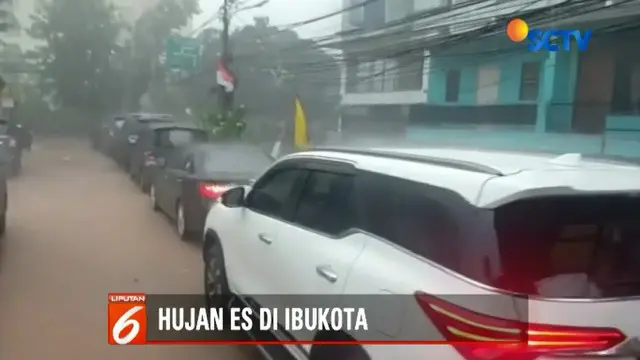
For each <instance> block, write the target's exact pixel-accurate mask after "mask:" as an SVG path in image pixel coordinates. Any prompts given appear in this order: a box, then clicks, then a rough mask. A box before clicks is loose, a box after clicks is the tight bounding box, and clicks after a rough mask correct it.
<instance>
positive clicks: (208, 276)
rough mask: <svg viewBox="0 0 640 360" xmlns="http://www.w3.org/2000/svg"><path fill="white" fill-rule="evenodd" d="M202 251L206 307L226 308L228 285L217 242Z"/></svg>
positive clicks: (228, 298) (221, 254)
mask: <svg viewBox="0 0 640 360" xmlns="http://www.w3.org/2000/svg"><path fill="white" fill-rule="evenodd" d="M204 251H205V252H206V253H205V262H204V294H205V300H206V303H207V306H209V307H223V306H227V304H228V303H229V300H230V293H231V291H230V290H229V283H228V282H227V272H226V270H225V266H224V255H223V253H222V246H221V245H220V243H219V242H217V241H216V242H213V243H212V244H211V245H209V246H207V247H206V248H205V249H204Z"/></svg>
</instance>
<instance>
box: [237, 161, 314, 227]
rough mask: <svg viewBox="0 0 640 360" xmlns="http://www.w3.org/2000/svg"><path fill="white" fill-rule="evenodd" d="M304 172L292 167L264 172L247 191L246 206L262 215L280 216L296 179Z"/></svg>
mask: <svg viewBox="0 0 640 360" xmlns="http://www.w3.org/2000/svg"><path fill="white" fill-rule="evenodd" d="M305 174H306V172H305V171H303V170H301V169H293V168H292V169H282V170H276V171H274V172H272V173H268V174H266V175H265V177H263V178H261V179H260V180H258V182H257V183H256V185H255V186H254V187H253V189H252V190H251V192H249V195H248V196H247V205H246V207H247V208H249V209H251V210H254V211H257V212H259V213H262V214H264V215H268V216H274V217H282V216H283V215H284V210H285V205H286V204H287V202H288V201H289V199H290V198H291V196H292V193H293V191H294V189H295V186H296V184H297V182H298V180H299V179H300V177H301V176H303V175H305Z"/></svg>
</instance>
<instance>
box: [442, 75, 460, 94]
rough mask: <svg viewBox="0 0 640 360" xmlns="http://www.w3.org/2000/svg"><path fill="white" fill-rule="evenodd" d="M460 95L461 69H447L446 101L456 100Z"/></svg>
mask: <svg viewBox="0 0 640 360" xmlns="http://www.w3.org/2000/svg"><path fill="white" fill-rule="evenodd" d="M459 97H460V70H449V71H447V85H446V89H445V95H444V101H446V102H456V101H458V98H459Z"/></svg>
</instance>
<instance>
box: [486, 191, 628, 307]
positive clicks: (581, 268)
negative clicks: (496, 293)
mask: <svg viewBox="0 0 640 360" xmlns="http://www.w3.org/2000/svg"><path fill="white" fill-rule="evenodd" d="M639 218H640V199H639V198H637V197H630V196H584V197H551V198H544V199H533V200H524V201H519V202H516V203H512V204H508V205H505V206H503V207H501V208H498V209H496V210H495V213H494V228H495V234H496V237H497V244H498V246H499V253H500V262H501V264H502V274H501V276H500V279H499V280H498V283H499V284H500V286H501V287H503V288H505V289H508V290H514V291H518V292H523V293H527V294H537V295H541V296H545V297H562V298H564V297H569V298H571V297H592V298H600V297H618V296H637V295H640V222H638V219H639Z"/></svg>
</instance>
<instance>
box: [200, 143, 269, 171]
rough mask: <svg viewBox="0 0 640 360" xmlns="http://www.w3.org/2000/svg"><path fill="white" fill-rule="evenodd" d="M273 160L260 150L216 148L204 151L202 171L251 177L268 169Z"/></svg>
mask: <svg viewBox="0 0 640 360" xmlns="http://www.w3.org/2000/svg"><path fill="white" fill-rule="evenodd" d="M272 163H273V160H272V159H271V158H270V157H269V156H267V155H266V154H265V153H264V152H263V151H262V149H257V148H253V147H242V146H228V147H226V146H216V147H212V148H211V149H210V151H206V152H205V153H204V157H203V164H202V171H203V173H205V174H210V175H215V174H220V173H226V174H236V175H238V176H240V177H243V176H244V177H247V178H250V177H253V176H255V175H257V174H259V173H260V172H262V171H263V170H264V169H266V168H267V167H269V166H270V165H271V164H272Z"/></svg>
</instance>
